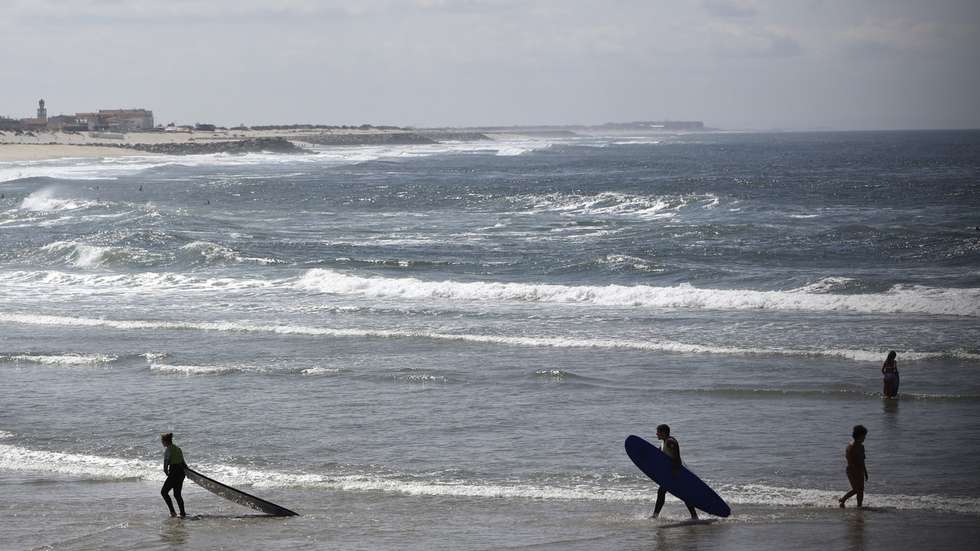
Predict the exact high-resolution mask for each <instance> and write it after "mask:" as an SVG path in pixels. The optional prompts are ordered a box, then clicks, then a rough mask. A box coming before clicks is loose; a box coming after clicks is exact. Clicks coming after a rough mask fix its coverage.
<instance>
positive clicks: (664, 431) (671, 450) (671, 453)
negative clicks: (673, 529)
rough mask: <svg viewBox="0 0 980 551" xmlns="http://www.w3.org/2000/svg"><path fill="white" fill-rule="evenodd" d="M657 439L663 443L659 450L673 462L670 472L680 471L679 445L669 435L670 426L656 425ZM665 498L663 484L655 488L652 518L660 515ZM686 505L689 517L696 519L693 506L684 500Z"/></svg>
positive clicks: (665, 490) (665, 493)
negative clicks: (654, 504)
mask: <svg viewBox="0 0 980 551" xmlns="http://www.w3.org/2000/svg"><path fill="white" fill-rule="evenodd" d="M657 440H662V441H663V444H661V446H660V450H661V451H663V452H664V453H665V454H667V457H670V459H671V461H673V462H674V468H673V470H672V474H673V475H674V476H677V475H678V474H680V472H681V465H682V463H681V445H680V444H678V443H677V439H676V438H674V437H673V436H671V435H670V427H669V426H667V425H658V426H657ZM666 498H667V488H664V487H663V486H661V487H660V489H659V490H657V506H656V507H654V508H653V518H657V517H659V516H660V509H662V508H663V506H664V500H665V499H666ZM684 505H687V510H688V511H690V513H691V518H692V519H695V520H697V518H698V513H697V511H695V510H694V507H693V506H692V505H691V504H689V503H687V502H686V501H685V502H684Z"/></svg>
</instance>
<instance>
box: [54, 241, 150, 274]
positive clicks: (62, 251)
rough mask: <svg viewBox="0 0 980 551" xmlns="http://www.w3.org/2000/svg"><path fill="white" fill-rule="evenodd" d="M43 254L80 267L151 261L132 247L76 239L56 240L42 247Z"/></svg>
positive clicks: (139, 263)
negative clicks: (102, 244) (91, 242)
mask: <svg viewBox="0 0 980 551" xmlns="http://www.w3.org/2000/svg"><path fill="white" fill-rule="evenodd" d="M40 253H41V255H42V256H45V257H49V258H51V259H53V260H56V261H59V262H64V263H66V264H70V265H72V266H76V267H79V268H98V267H101V266H106V265H120V266H138V265H144V264H147V263H149V261H150V258H149V255H148V254H147V253H146V252H145V251H142V250H140V249H134V248H131V247H113V246H101V245H88V244H85V243H77V242H75V241H55V242H53V243H48V244H47V245H45V246H43V247H41V249H40Z"/></svg>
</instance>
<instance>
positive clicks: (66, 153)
mask: <svg viewBox="0 0 980 551" xmlns="http://www.w3.org/2000/svg"><path fill="white" fill-rule="evenodd" d="M133 155H153V153H145V152H142V151H136V150H133V149H125V148H122V147H107V146H106V147H103V146H84V145H64V144H9V143H5V144H0V162H17V161H48V160H52V159H68V158H76V157H77V158H83V157H103V158H104V157H128V156H133Z"/></svg>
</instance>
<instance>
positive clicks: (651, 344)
mask: <svg viewBox="0 0 980 551" xmlns="http://www.w3.org/2000/svg"><path fill="white" fill-rule="evenodd" d="M0 322H7V323H21V324H26V325H63V326H78V327H108V328H112V329H122V330H198V331H229V332H246V333H248V332H256V333H274V334H281V335H310V336H324V337H366V338H416V339H433V340H443V341H456V342H468V343H483V344H503V345H508V346H531V347H553V348H606V349H632V350H642V351H651V352H674V353H688V354H727V355H785V356H837V357H842V358H848V359H852V360H856V361H861V362H867V361H877V360H880V359H881V357H882V355H883V354H884V351H883V350H852V349H809V350H808V349H791V348H739V347H730V346H714V345H702V344H690V343H682V342H675V341H655V340H631V339H597V338H576V337H532V336H520V337H515V336H506V335H475V334H466V333H441V332H438V331H427V330H404V329H350V328H344V329H336V328H330V327H310V326H301V325H263V324H254V323H245V322H234V321H223V322H173V321H145V320H110V319H102V318H82V317H69V316H51V315H41V314H9V313H0ZM901 355H902V357H903V358H905V359H906V360H921V359H925V358H933V357H946V356H954V357H957V358H960V359H964V360H972V361H977V360H980V354H972V353H969V352H964V351H944V352H915V351H907V352H901Z"/></svg>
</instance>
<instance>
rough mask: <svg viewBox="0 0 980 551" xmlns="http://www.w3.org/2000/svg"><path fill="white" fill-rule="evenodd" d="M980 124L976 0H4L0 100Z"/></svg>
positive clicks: (242, 117)
mask: <svg viewBox="0 0 980 551" xmlns="http://www.w3.org/2000/svg"><path fill="white" fill-rule="evenodd" d="M39 98H44V99H45V101H46V102H47V107H48V115H49V116H52V115H55V114H60V113H67V114H71V113H75V112H84V111H93V110H97V109H110V108H132V107H143V108H146V109H151V110H153V112H154V115H155V118H156V122H158V123H164V124H166V123H168V122H171V121H174V122H177V123H178V124H188V123H214V124H218V125H237V124H239V123H244V124H246V125H253V124H277V123H278V124H291V123H319V124H362V123H368V124H393V125H399V126H480V125H512V124H526V125H543V124H601V123H604V122H608V121H634V120H663V119H671V120H701V121H704V122H705V124H707V125H709V126H712V127H717V128H725V129H756V130H773V129H785V130H794V129H795V130H823V129H842V130H846V129H918V128H980V0H929V1H926V0H275V1H260V0H0V115H6V116H10V117H16V118H20V117H28V116H33V115H34V110H35V108H36V106H37V100H38V99H39Z"/></svg>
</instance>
